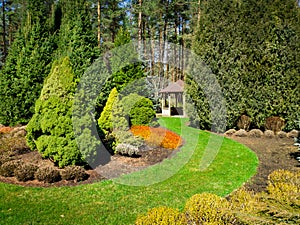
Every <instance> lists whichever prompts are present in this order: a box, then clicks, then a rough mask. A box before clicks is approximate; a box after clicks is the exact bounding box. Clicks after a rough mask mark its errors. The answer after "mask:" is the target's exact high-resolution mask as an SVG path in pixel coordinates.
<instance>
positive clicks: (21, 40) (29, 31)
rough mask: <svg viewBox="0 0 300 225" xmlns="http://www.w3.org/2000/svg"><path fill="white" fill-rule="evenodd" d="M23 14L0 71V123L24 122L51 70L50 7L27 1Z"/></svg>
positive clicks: (26, 120) (52, 48) (29, 115)
mask: <svg viewBox="0 0 300 225" xmlns="http://www.w3.org/2000/svg"><path fill="white" fill-rule="evenodd" d="M26 6H27V10H26V13H27V14H26V18H23V21H24V22H23V25H22V27H21V28H20V30H19V32H18V34H17V36H16V39H15V41H14V42H13V44H12V46H11V47H10V50H9V52H8V56H7V59H6V63H5V65H4V67H3V68H2V70H1V74H0V89H1V92H0V123H2V124H10V125H14V124H23V123H27V122H28V121H29V119H30V118H31V116H32V114H33V111H34V103H35V101H36V99H37V98H38V96H39V93H40V90H41V88H42V84H43V80H44V78H45V77H46V75H47V74H48V73H49V71H50V65H49V64H50V63H51V60H52V53H53V50H54V46H53V40H52V36H51V33H50V32H49V27H48V22H47V21H48V16H49V14H50V7H49V5H48V4H47V2H46V3H45V1H34V2H32V1H28V2H27V4H26Z"/></svg>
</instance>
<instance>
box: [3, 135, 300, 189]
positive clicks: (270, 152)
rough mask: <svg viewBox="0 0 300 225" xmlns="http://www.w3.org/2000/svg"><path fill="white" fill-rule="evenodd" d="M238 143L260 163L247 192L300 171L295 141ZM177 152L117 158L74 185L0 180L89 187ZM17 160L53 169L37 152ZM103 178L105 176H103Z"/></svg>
mask: <svg viewBox="0 0 300 225" xmlns="http://www.w3.org/2000/svg"><path fill="white" fill-rule="evenodd" d="M230 138H231V139H233V140H235V141H238V142H240V143H242V144H244V145H246V146H247V147H249V148H250V149H252V151H254V152H255V153H256V154H257V156H258V159H259V166H258V170H257V174H256V175H255V176H253V177H252V178H251V179H250V180H249V181H248V182H247V183H246V184H245V187H246V188H247V189H248V190H253V191H255V192H259V191H263V190H265V187H266V185H267V178H268V175H269V174H270V173H271V172H272V171H274V170H277V169H286V170H290V171H297V170H298V171H299V170H300V163H299V162H298V161H297V160H296V157H298V156H300V151H298V150H297V147H296V146H293V144H294V141H293V139H292V138H267V137H261V138H253V137H230ZM177 152H178V150H167V149H163V148H156V149H146V150H144V151H141V154H140V156H137V157H133V158H132V157H127V156H121V155H114V156H112V157H111V161H110V162H109V163H108V164H106V165H102V166H98V167H97V168H96V169H93V170H92V169H89V170H86V172H87V173H88V174H89V175H90V176H89V178H88V179H87V180H85V181H82V182H78V183H76V182H74V181H65V180H62V181H59V182H56V183H52V184H48V183H43V182H39V181H37V180H34V181H27V182H19V181H17V179H16V178H14V177H12V178H5V177H1V176H0V181H1V182H7V183H13V184H18V185H22V186H35V187H36V186H38V187H53V186H74V185H78V184H88V183H94V182H98V181H101V180H104V179H107V178H109V179H110V178H114V177H117V176H119V175H121V174H127V173H130V172H134V171H138V170H141V169H145V168H146V167H148V166H151V165H153V164H156V163H159V162H161V161H163V160H164V159H166V158H170V157H172V156H173V155H174V154H176V153H177ZM16 157H17V158H19V159H22V160H24V161H27V162H33V163H35V164H37V165H39V166H43V165H53V162H51V161H50V160H43V159H42V158H41V156H40V155H39V153H38V152H31V151H29V150H27V151H21V152H20V153H19V154H18V155H17V156H16ZM100 174H102V175H100ZM103 174H104V175H105V176H103Z"/></svg>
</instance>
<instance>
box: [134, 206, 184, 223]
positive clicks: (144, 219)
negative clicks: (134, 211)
mask: <svg viewBox="0 0 300 225" xmlns="http://www.w3.org/2000/svg"><path fill="white" fill-rule="evenodd" d="M171 224H174V225H175V224H176V225H181V224H182V225H183V224H187V221H186V219H185V216H184V214H182V213H180V212H179V211H178V210H177V209H172V208H168V207H157V208H153V209H150V210H149V211H148V213H147V215H146V216H139V217H138V218H137V220H136V222H135V225H171Z"/></svg>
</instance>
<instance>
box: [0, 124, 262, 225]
mask: <svg viewBox="0 0 300 225" xmlns="http://www.w3.org/2000/svg"><path fill="white" fill-rule="evenodd" d="M161 122H163V124H165V126H166V127H167V128H169V129H170V130H173V131H175V132H178V133H179V134H180V133H181V134H182V137H183V139H184V140H185V145H184V146H183V147H182V149H181V150H180V152H179V153H178V155H179V154H180V153H184V152H186V151H189V150H190V149H194V148H195V152H194V153H193V155H192V157H191V159H190V160H189V162H188V163H187V164H186V165H184V166H183V168H181V169H180V170H179V172H178V173H176V174H174V175H173V176H172V177H170V178H169V179H167V180H165V181H163V182H161V183H157V184H153V185H150V186H141V187H138V186H137V187H135V186H127V185H122V184H118V183H115V182H114V181H111V180H105V181H101V182H97V183H93V184H88V185H79V186H76V187H52V188H32V187H21V186H18V185H12V184H5V183H1V191H0V193H1V199H2V201H1V204H2V205H1V207H0V208H1V215H2V218H1V221H2V223H4V224H18V223H25V224H26V223H43V224H53V223H58V224H60V223H61V224H72V223H73V224H95V223H98V224H130V223H133V222H134V221H135V219H136V217H137V215H138V214H141V213H146V212H147V210H148V209H150V208H152V207H157V206H168V207H176V208H180V209H182V208H183V207H184V204H185V202H186V200H187V199H188V198H190V197H191V196H193V195H194V194H197V193H202V192H210V193H214V194H217V195H220V196H225V195H228V194H229V193H231V192H232V191H233V190H235V189H237V188H238V187H240V186H241V185H242V184H243V183H244V182H246V181H247V180H248V179H249V178H250V177H251V176H252V175H254V174H255V171H256V167H257V163H258V162H257V158H256V155H255V154H254V153H253V152H251V151H250V150H249V149H248V148H246V147H245V146H243V145H241V144H239V143H237V142H234V141H231V140H229V139H224V141H223V144H222V147H221V149H220V151H219V154H218V155H217V157H216V159H215V161H214V162H213V163H212V165H211V166H210V167H209V168H208V169H207V170H206V171H199V162H200V159H201V156H202V154H203V151H204V150H205V147H206V145H207V143H208V140H209V138H211V136H214V137H215V138H222V137H218V136H216V135H214V134H210V133H208V132H204V131H200V130H197V129H195V128H190V127H187V126H186V125H184V123H185V122H186V121H185V120H184V121H181V119H179V118H175V119H174V118H163V119H161ZM174 157H176V156H174ZM169 160H170V161H172V160H173V159H169ZM154 167H155V166H154ZM150 169H151V168H149V173H152V172H153V171H151V170H150ZM143 172H144V175H145V176H147V173H148V172H147V170H145V171H143ZM132 175H134V174H132ZM127 176H128V177H130V175H127ZM150 176H151V174H150Z"/></svg>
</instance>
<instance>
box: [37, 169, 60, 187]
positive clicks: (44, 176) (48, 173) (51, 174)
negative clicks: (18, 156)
mask: <svg viewBox="0 0 300 225" xmlns="http://www.w3.org/2000/svg"><path fill="white" fill-rule="evenodd" d="M35 178H36V179H37V180H39V181H43V182H45V183H54V182H57V181H60V180H61V175H60V172H59V171H58V170H57V169H55V168H54V167H51V166H46V167H41V168H39V169H38V170H37V171H36V173H35Z"/></svg>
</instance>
